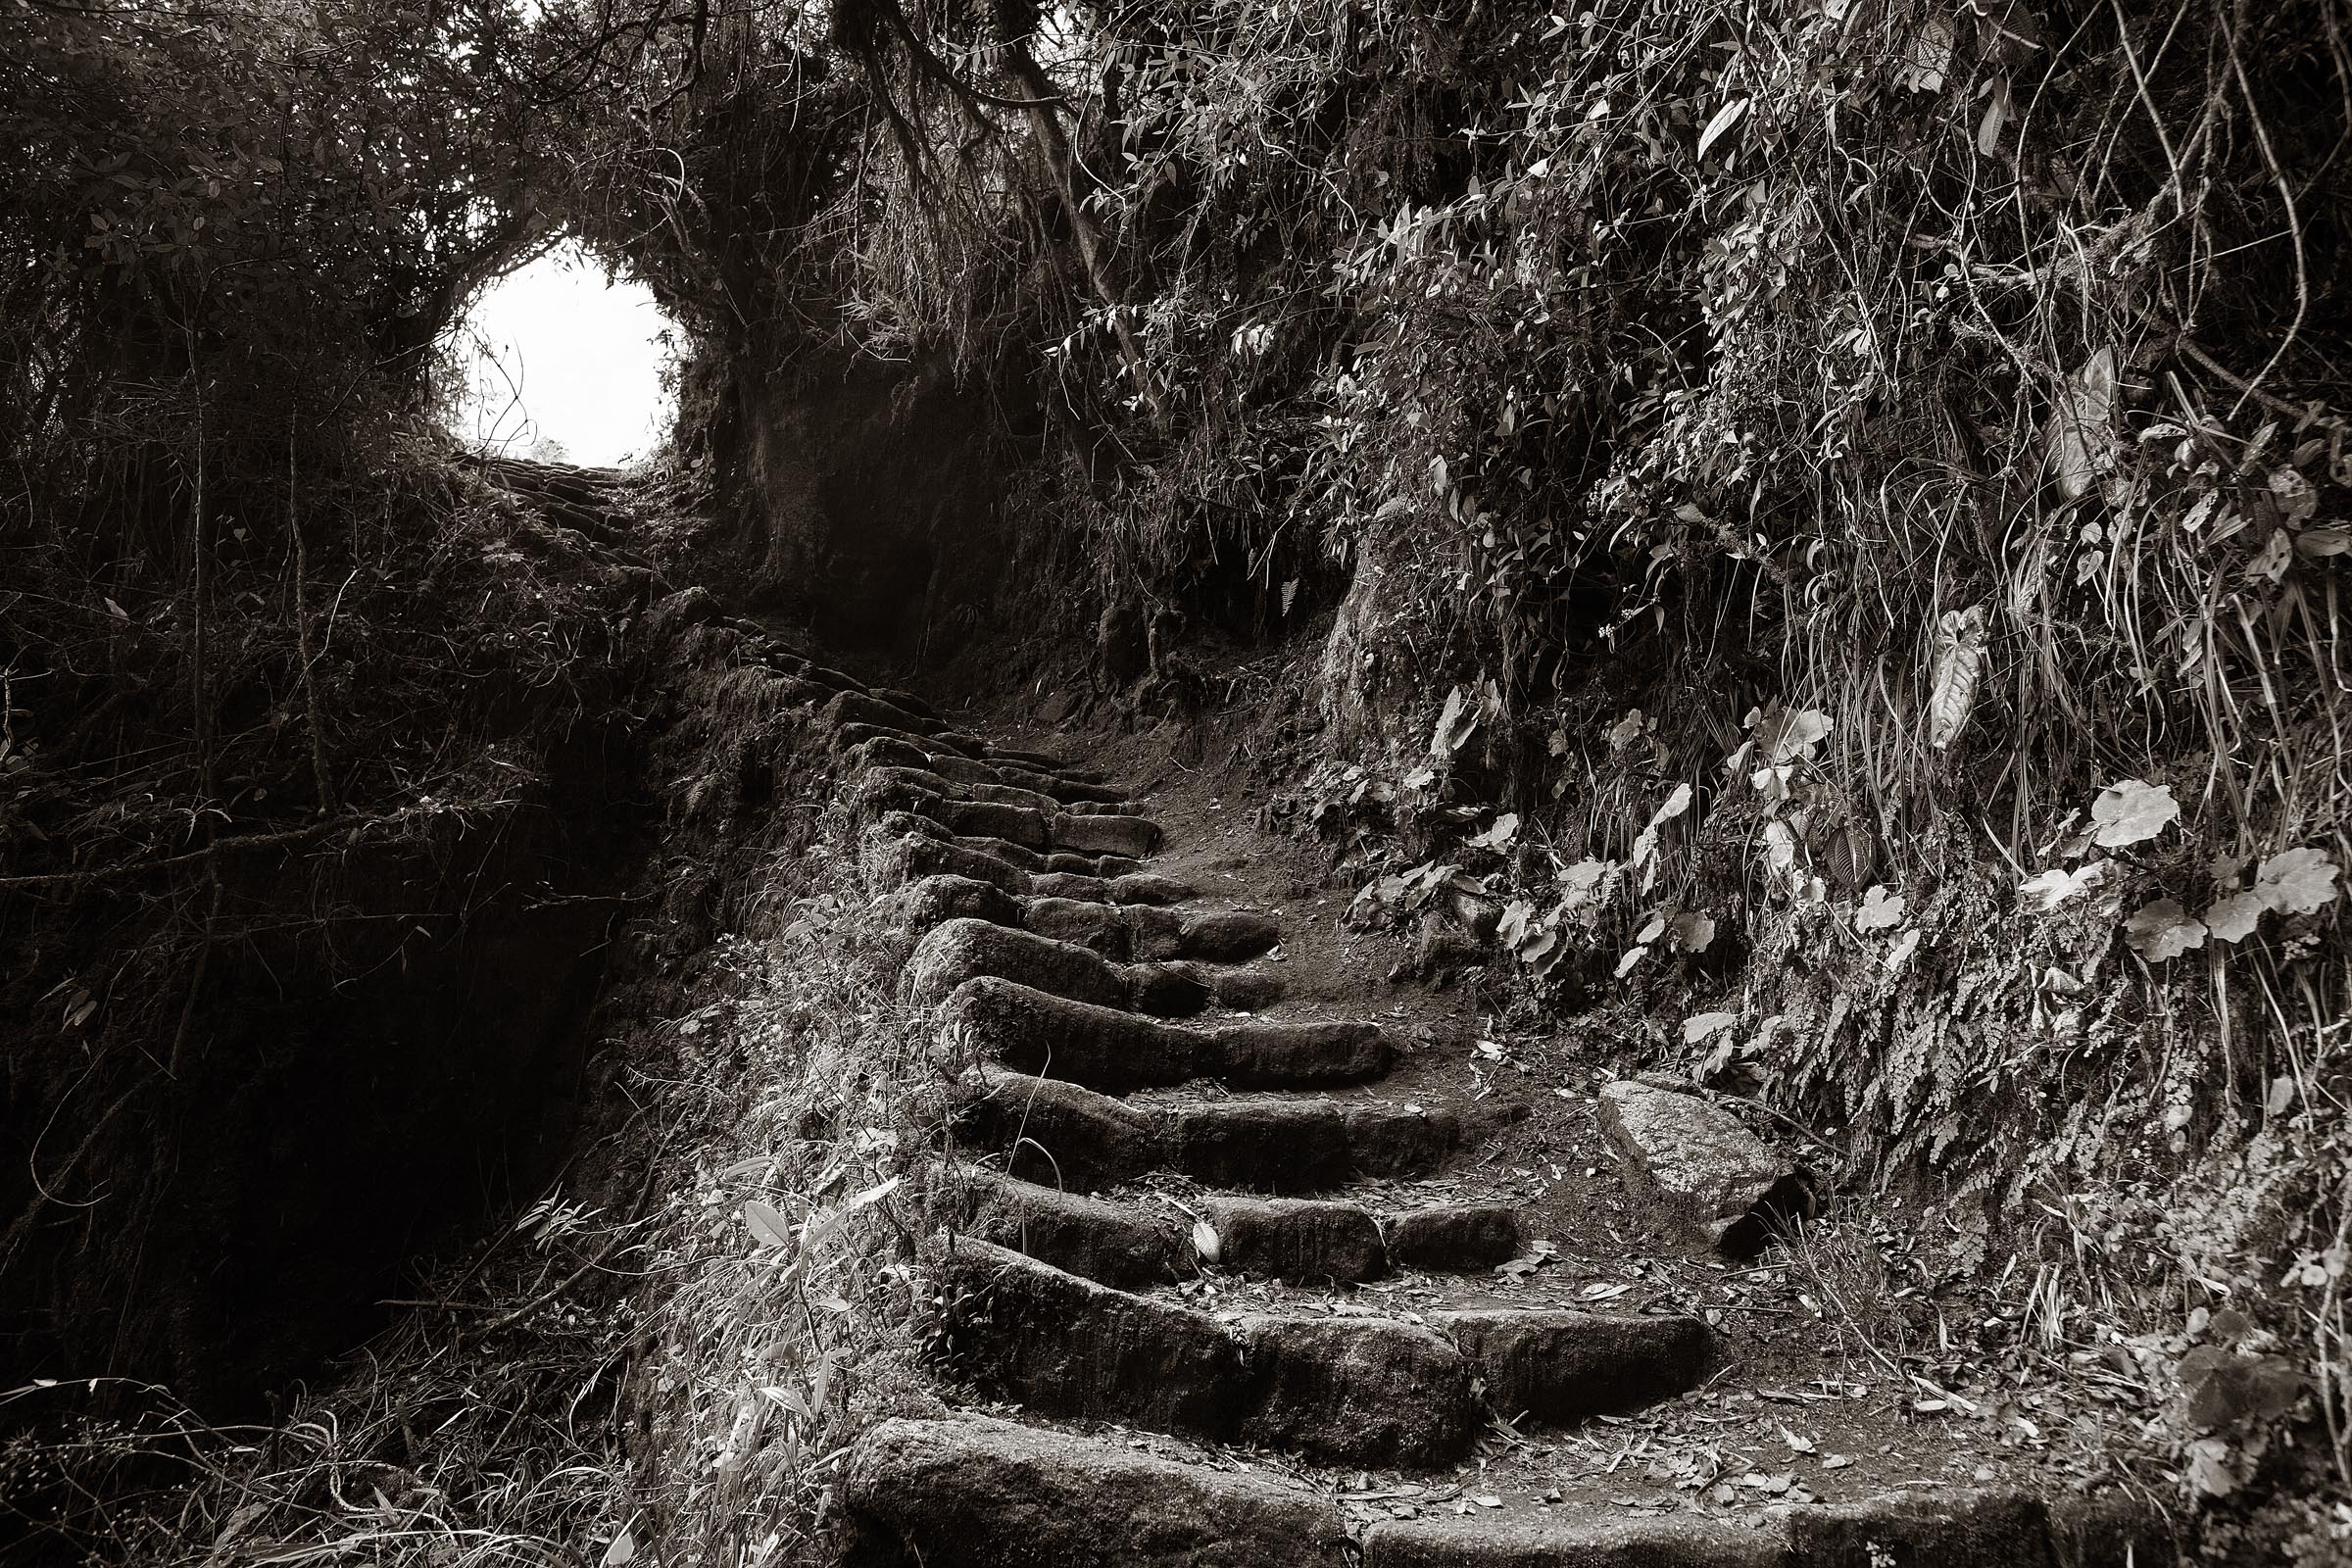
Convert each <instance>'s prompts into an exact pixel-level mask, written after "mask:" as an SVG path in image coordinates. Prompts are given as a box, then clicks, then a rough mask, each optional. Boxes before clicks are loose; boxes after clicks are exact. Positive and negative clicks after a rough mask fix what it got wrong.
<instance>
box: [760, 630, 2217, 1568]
mask: <svg viewBox="0 0 2352 1568" xmlns="http://www.w3.org/2000/svg"><path fill="white" fill-rule="evenodd" d="M784 657H785V659H786V660H787V663H788V666H789V672H788V674H787V678H788V679H790V680H793V681H797V682H800V683H802V684H803V685H805V686H806V687H807V688H808V690H806V691H805V692H803V693H801V696H802V697H803V698H804V700H806V701H808V702H809V703H811V704H815V703H820V702H821V703H822V704H823V711H822V713H821V723H822V727H823V729H824V731H825V732H827V733H829V734H830V736H831V737H832V741H833V744H835V746H836V747H837V748H838V749H839V751H840V753H841V755H842V757H843V760H844V762H845V764H846V766H845V771H844V774H843V779H844V782H843V786H842V787H843V790H844V792H845V796H846V798H847V800H848V801H849V803H850V805H851V808H852V814H853V816H854V818H855V820H856V821H857V823H858V830H859V831H860V833H861V841H860V845H859V860H860V865H861V868H862V874H863V876H864V878H865V880H866V882H867V885H868V889H869V892H871V893H872V894H873V895H875V896H876V898H877V900H878V901H879V907H885V908H887V910H888V911H889V914H890V917H891V918H893V919H894V920H896V921H899V922H902V923H904V924H906V925H907V926H910V927H913V928H915V929H918V930H922V931H924V932H925V933H927V934H924V935H923V936H922V937H921V939H920V941H919V944H918V945H917V946H916V947H915V948H914V952H913V957H912V959H911V961H910V963H909V964H908V967H907V974H906V976H905V980H904V983H905V985H906V986H907V989H908V991H909V994H910V999H911V1000H912V1001H913V1002H915V1003H916V1004H918V1005H922V1006H923V1007H924V1008H925V1009H926V1011H925V1013H924V1014H923V1016H925V1017H928V1018H930V1019H932V1020H934V1026H935V1028H936V1037H935V1039H934V1041H933V1050H934V1054H935V1059H936V1060H937V1061H938V1063H939V1064H940V1065H941V1066H942V1068H943V1070H944V1071H946V1072H948V1073H951V1074H953V1075H954V1081H955V1083H956V1090H955V1094H954V1097H953V1098H954V1111H953V1113H952V1114H951V1115H950V1116H949V1117H948V1118H947V1120H946V1122H945V1124H944V1125H943V1127H942V1128H941V1130H940V1134H939V1141H938V1146H937V1147H936V1149H935V1150H933V1151H932V1152H931V1153H930V1154H929V1155H928V1156H927V1159H928V1163H927V1165H926V1166H925V1168H924V1181H925V1184H926V1186H927V1188H928V1190H929V1193H930V1196H931V1197H932V1199H933V1200H934V1204H933V1212H934V1213H935V1214H945V1215H947V1216H949V1217H950V1219H951V1221H952V1223H951V1224H950V1225H949V1226H948V1227H947V1229H946V1230H945V1231H943V1232H942V1233H941V1234H940V1235H938V1236H936V1237H935V1238H933V1239H931V1240H930V1241H929V1242H928V1243H927V1244H926V1247H925V1264H926V1268H927V1278H928V1280H929V1282H930V1283H929V1287H928V1288H929V1290H930V1291H931V1293H932V1296H931V1299H933V1301H934V1303H935V1306H936V1310H937V1323H936V1328H935V1333H934V1337H933V1342H932V1362H933V1364H934V1366H935V1369H936V1371H937V1374H938V1376H939V1378H940V1380H941V1385H942V1388H943V1390H944V1392H945V1393H946V1395H947V1397H948V1398H949V1399H950V1400H951V1401H954V1402H955V1406H956V1407H955V1408H954V1410H953V1413H952V1414H951V1415H949V1416H948V1417H947V1418H945V1419H906V1418H894V1419H889V1420H885V1421H883V1422H881V1423H879V1424H878V1425H876V1426H875V1427H873V1428H872V1429H871V1430H870V1431H869V1432H867V1433H866V1434H865V1435H864V1436H863V1437H862V1439H861V1440H860V1441H859V1442H858V1445H857V1446H856V1448H855V1450H854V1452H853V1453H852V1454H851V1456H850V1458H849V1461H848V1465H847V1481H846V1485H845V1486H844V1487H843V1489H842V1492H841V1501H842V1502H843V1503H844V1504H845V1505H846V1513H847V1515H848V1519H849V1532H850V1540H849V1544H848V1546H847V1551H848V1556H849V1559H850V1560H851V1561H853V1562H857V1563H862V1564H907V1565H913V1564H922V1565H926V1568H950V1565H956V1564H972V1565H979V1564H1016V1563H1017V1564H1079V1563H1100V1564H1111V1563H1183V1564H1201V1565H1206V1564H1224V1563H1232V1564H1243V1563H1274V1562H1286V1563H1287V1562H1299V1563H1306V1562H1321V1561H1329V1562H1335V1563H1336V1562H1358V1563H1362V1564H1365V1565H1368V1568H1403V1565H1419V1564H1465V1565H1472V1564H1496V1565H1499V1564H1562V1565H1567V1564H1579V1565H1583V1564H1625V1565H1635V1564H1689V1565H1693V1568H1697V1565H1715V1564H1722V1565H1735V1564H1737V1565H1749V1564H1767V1563H1771V1564H1788V1565H1791V1568H1794V1565H1799V1564H1802V1565H1831V1564H1838V1565H1843V1564H1848V1563H1850V1564H1853V1565H1855V1568H1882V1565H1888V1564H1908V1563H1916V1564H1922V1565H1926V1564H1936V1565H1938V1568H1961V1565H1965V1564H1999V1565H2001V1568H2017V1565H2026V1564H2049V1565H2051V1568H2092V1565H2108V1564H2114V1565H2119V1568H2120V1565H2139V1568H2145V1565H2151V1564H2156V1563H2163V1562H2171V1561H2173V1560H2174V1559H2175V1557H2176V1555H2177V1548H2176V1546H2175V1544H2174V1539H2173V1537H2172V1535H2171V1533H2170V1530H2169V1527H2168V1526H2167V1524H2166V1521H2165V1518H2164V1516H2163V1514H2162V1512H2161V1511H2160V1510H2158V1509H2157V1508H2155V1507H2154V1506H2152V1505H2150V1504H2148V1503H2147V1502H2145V1501H2143V1500H2140V1499H2136V1498H2133V1497H2131V1496H2130V1495H2128V1494H2126V1493H2123V1492H2119V1491H2115V1490H2112V1489H2111V1490H2108V1491H2106V1492H2104V1493H2099V1492H2095V1491H2093V1490H2092V1489H2090V1488H2089V1487H2087V1486H2086V1485H2085V1484H2084V1480H2083V1478H2084V1477H2085V1476H2086V1475H2088V1474H2090V1473H2091V1472H2093V1471H2095V1470H2096V1469H2097V1466H2096V1464H2095V1463H2084V1462H2082V1461H2083V1458H2084V1454H2083V1451H2082V1441H2094V1440H2090V1439H2083V1440H2082V1441H2078V1442H2075V1443H2073V1444H2071V1445H2070V1441H2069V1434H2070V1433H2073V1434H2078V1435H2080V1434H2086V1433H2092V1432H2093V1431H2094V1424H2091V1423H2086V1422H2081V1421H2075V1420H2072V1419H2071V1418H2070V1417H2068V1416H2067V1415H2066V1414H2065V1413H2064V1412H2062V1411H2061V1410H2060V1409H2058V1408H2057V1407H2056V1402H2055V1401H2057V1400H2058V1399H2059V1396H2056V1395H2054V1394H2053V1395H2051V1396H2050V1397H2049V1401H2050V1402H2045V1398H2044V1397H2043V1395H2042V1394H2040V1393H2037V1392H2030V1391H2019V1393H2018V1396H2017V1400H2016V1402H2008V1401H2004V1403H2003V1406H2002V1408H2000V1409H1999V1410H1997V1411H1995V1410H1989V1409H1986V1408H1984V1406H1983V1402H1982V1401H1981V1400H1979V1401H1972V1400H1970V1399H1968V1398H1965V1397H1960V1396H1959V1395H1957V1394H1956V1393H1952V1392H1950V1391H1946V1390H1942V1389H1939V1388H1936V1386H1935V1385H1934V1384H1932V1383H1931V1382H1929V1381H1928V1380H1926V1379H1922V1378H1918V1377H1916V1376H1909V1375H1904V1374H1903V1373H1902V1369H1901V1368H1899V1367H1896V1366H1891V1365H1885V1364H1877V1363H1874V1362H1872V1361H1871V1360H1870V1359H1869V1358H1868V1357H1867V1356H1865V1355H1854V1354H1851V1353H1850V1352H1849V1351H1848V1350H1847V1349H1841V1348H1840V1344H1841V1343H1842V1336H1837V1335H1835V1334H1834V1333H1833V1331H1832V1329H1831V1328H1830V1327H1828V1326H1826V1325H1825V1324H1824V1323H1823V1322H1822V1321H1821V1319H1822V1316H1823V1314H1822V1312H1821V1309H1820V1307H1819V1305H1818V1303H1817V1302H1816V1300H1815V1299H1814V1297H1813V1296H1811V1295H1808V1294H1805V1293H1804V1292H1803V1291H1802V1290H1800V1289H1799V1286H1800V1285H1801V1284H1804V1283H1807V1281H1806V1278H1805V1276H1803V1275H1802V1273H1801V1272H1800V1271H1797V1270H1795V1269H1794V1268H1792V1265H1791V1262H1790V1259H1789V1256H1788V1255H1787V1254H1786V1251H1785V1247H1786V1246H1787V1242H1786V1236H1787V1232H1788V1228H1789V1227H1790V1226H1792V1225H1801V1222H1802V1218H1803V1216H1804V1214H1805V1213H1806V1212H1807V1211H1808V1210H1809V1209H1810V1207H1811V1205H1812V1201H1813V1200H1812V1194H1811V1192H1810V1190H1809V1188H1808V1187H1807V1184H1806V1180H1805V1177H1804V1174H1803V1172H1802V1171H1801V1169H1800V1168H1799V1167H1798V1165H1797V1164H1796V1162H1795V1161H1793V1160H1790V1159H1788V1158H1786V1157H1784V1156H1782V1155H1780V1154H1779V1153H1777V1152H1775V1151H1774V1150H1773V1149H1772V1148H1770V1147H1768V1146H1767V1144H1766V1143H1765V1142H1764V1141H1762V1140H1760V1139H1759V1138H1757V1137H1756V1136H1755V1135H1754V1134H1753V1133H1751V1132H1750V1131H1748V1130H1747V1129H1746V1128H1745V1127H1744V1126H1742V1125H1741V1124H1740V1121H1739V1119H1738V1118H1737V1117H1735V1116H1734V1115H1733V1114H1732V1113H1731V1112H1730V1111H1728V1110H1727V1109H1725V1108H1723V1107H1721V1106H1719V1105H1715V1104H1712V1103H1709V1102H1708V1101H1706V1100H1705V1099H1704V1098H1702V1097H1701V1096H1699V1095H1698V1094H1697V1093H1696V1092H1694V1091H1692V1090H1691V1089H1690V1087H1689V1086H1687V1085H1678V1084H1675V1083H1673V1082H1671V1081H1652V1080H1643V1079H1640V1078H1632V1079H1611V1078H1609V1077H1608V1076H1607V1075H1606V1074H1605V1072H1595V1071H1594V1070H1593V1069H1592V1068H1591V1067H1590V1066H1587V1067H1584V1068H1581V1069H1579V1070H1577V1071H1575V1072H1571V1073H1567V1074H1560V1073H1558V1072H1556V1071H1554V1069H1553V1068H1552V1067H1551V1066H1549V1065H1546V1066H1544V1067H1543V1068H1542V1069H1541V1070H1538V1069H1537V1068H1536V1067H1533V1066H1531V1064H1530V1063H1529V1062H1528V1061H1525V1060H1521V1061H1513V1060H1512V1059H1511V1058H1510V1055H1509V1054H1508V1053H1507V1051H1506V1049H1505V1048H1504V1047H1503V1046H1501V1045H1499V1044H1498V1043H1496V1042H1493V1041H1489V1040H1485V1039H1482V1031H1481V1028H1480V1020H1479V1019H1478V1017H1477V1016H1475V1015H1474V1013H1473V1012H1472V1010H1471V1008H1470V1007H1469V1005H1468V1004H1467V1003H1466V1002H1465V1001H1464V1000H1462V998H1461V996H1460V994H1459V993H1458V992H1457V993H1454V994H1451V995H1448V994H1446V993H1442V992H1433V991H1431V990H1429V989H1428V988H1426V987H1424V986H1422V985H1419V984H1414V983H1409V982H1411V981H1413V980H1416V979H1418V978H1419V977H1418V976H1417V975H1414V974H1411V973H1410V972H1408V971H1409V966H1406V968H1404V969H1398V970H1395V971H1390V972H1386V973H1385V974H1384V972H1383V971H1384V970H1385V969H1386V967H1387V966H1386V962H1385V959H1384V957H1382V956H1380V953H1381V945H1380V944H1376V943H1373V942H1370V941H1367V940H1364V939H1361V938H1358V937H1356V936H1354V935H1353V934H1351V933H1350V932H1349V931H1348V929H1346V926H1345V922H1344V921H1342V920H1341V919H1340V918H1339V917H1338V916H1339V915H1340V913H1341V910H1342V908H1343V907H1344V906H1345V904H1346V902H1347V901H1346V900H1345V898H1344V897H1339V896H1335V894H1334V893H1333V892H1332V891H1331V890H1330V888H1329V887H1328V886H1327V883H1328V879H1327V878H1326V877H1325V876H1323V875H1322V874H1321V873H1320V872H1319V871H1318V870H1317V868H1316V865H1315V862H1314V859H1313V857H1312V855H1311V853H1310V852H1308V851H1303V850H1301V849H1299V848H1298V847H1296V846H1292V845H1288V844H1286V843H1284V842H1282V841H1279V840H1277V839H1274V838H1272V837H1270V836H1268V835H1267V834H1265V833H1263V832H1262V831H1260V830H1259V828H1258V827H1257V826H1256V825H1254V824H1253V823H1252V822H1251V821H1250V820H1249V813H1248V812H1247V811H1246V810H1245V809H1242V808H1241V806H1240V804H1239V803H1238V802H1237V803H1233V804H1232V805H1231V806H1230V807H1229V805H1228V803H1226V802H1224V801H1222V800H1219V799H1216V798H1213V797H1210V796H1207V795H1205V794H1204V793H1203V792H1202V787H1201V783H1200V781H1199V780H1198V779H1196V780H1193V781H1190V783H1189V784H1188V782H1187V781H1184V780H1182V779H1179V780H1177V781H1176V782H1174V783H1170V782H1168V780H1167V776H1166V775H1167V772H1168V770H1167V769H1162V770H1161V772H1160V774H1159V775H1157V776H1155V777H1153V778H1152V779H1151V780H1148V781H1146V782H1145V783H1144V784H1142V785H1135V784H1122V783H1119V782H1115V781H1114V775H1113V774H1112V773H1111V772H1109V771H1106V770H1099V769H1096V768H1090V767H1087V766H1082V765H1075V764H1073V763H1071V762H1069V761H1067V760H1064V759H1063V757H1062V756H1060V755H1057V753H1056V752H1049V751H1045V750H1032V749H1026V748H1022V747H1014V746H1011V745H1006V744H994V743H991V742H988V741H985V740H982V739H980V738H979V737H977V736H975V735H972V734H968V733H961V732H959V731H957V730H956V729H954V728H952V727H951V726H950V724H949V723H948V722H947V721H946V720H945V719H943V718H942V717H941V716H940V715H939V714H938V713H937V712H935V711H933V710H932V709H931V708H930V707H928V706H927V705H926V704H924V703H923V702H922V701H921V700H919V699H917V698H915V697H913V696H912V695H911V694H908V693H905V692H901V691H894V690H889V689H881V688H867V687H864V686H862V685H860V684H859V683H858V682H857V681H855V680H853V679H852V678H851V677H848V676H846V675H843V674H841V673H840V672H838V671H835V670H831V669H827V668H824V667H822V666H820V665H816V664H813V663H811V662H809V661H807V660H806V659H798V658H794V657H792V656H784ZM1175 771H1176V772H1178V773H1182V772H1184V771H1185V770H1183V769H1181V768H1178V769H1175ZM1400 979H1401V980H1405V981H1407V982H1408V983H1405V984H1398V983H1397V982H1398V981H1399V980H1400ZM1554 1078H1557V1079H1558V1080H1559V1081H1557V1082H1551V1083H1548V1084H1547V1083H1546V1080H1547V1079H1554ZM1812 1283H1813V1286H1814V1289H1815V1290H1822V1289H1824V1286H1823V1284H1822V1283H1821V1282H1819V1281H1818V1280H1815V1281H1813V1282H1812ZM1800 1301H1801V1302H1802V1303H1803V1308H1802V1309H1800V1306H1799V1304H1798V1303H1799V1302H1800ZM1923 1391H1924V1392H1925V1393H1926V1394H1936V1395H1941V1396H1944V1397H1942V1398H1937V1399H1931V1398H1928V1397H1924V1395H1923ZM2028 1409H2032V1410H2034V1411H2036V1412H2038V1414H2039V1417H2040V1419H2039V1420H2038V1421H2037V1420H2035V1419H2034V1418H2033V1417H2032V1416H2029V1415H2027V1414H2026V1413H2025V1411H2026V1410H2028ZM1932 1412H1941V1413H1943V1414H1945V1415H1948V1422H1946V1421H1940V1420H1939V1419H1938V1416H1937V1415H1936V1414H1935V1413H1932ZM2045 1428H2047V1429H2049V1430H2048V1431H2047V1432H2046V1434H2045ZM2021 1434H2030V1435H2031V1437H2030V1440H2029V1438H2028V1437H2025V1436H2021ZM2093 1457H2094V1458H2095V1456H2093ZM2108 1479H2110V1480H2112V1477H2109V1478H2108Z"/></svg>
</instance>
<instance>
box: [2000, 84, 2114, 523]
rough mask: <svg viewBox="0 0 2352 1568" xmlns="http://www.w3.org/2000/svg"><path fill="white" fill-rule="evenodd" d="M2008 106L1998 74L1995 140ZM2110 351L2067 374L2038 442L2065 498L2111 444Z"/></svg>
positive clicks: (2080, 487)
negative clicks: (1997, 119)
mask: <svg viewBox="0 0 2352 1568" xmlns="http://www.w3.org/2000/svg"><path fill="white" fill-rule="evenodd" d="M2008 111H2009V78H2008V77H2006V76H2002V77H2000V78H1998V80H1997V83H1996V86H1995V89H1994V99H1993V106H1992V108H1990V109H1988V110H1987V111H1986V112H1985V124H1986V125H1988V126H1991V127H1992V136H1993V138H1994V139H1995V140H1997V139H1998V138H1999V136H2000V129H1999V126H1998V124H1997V123H1995V122H1994V119H1993V117H1994V116H1995V115H1996V114H1997V115H1999V116H2000V117H2002V118H2003V119H2006V118H2007V116H2008ZM1981 150H1982V151H1983V152H1985V155H1986V156H1990V155H1991V152H1992V148H1991V147H1989V146H1985V147H1983V148H1982V149H1981ZM2115 388H2116V356H2115V350H2114V349H2113V348H2112V347H2110V348H2103V349H2100V350H2099V351H2098V352H2097V353H2096V354H2093V355H2092V356H2091V357H2090V358H2089V359H2087V360H2085V361H2084V362H2083V363H2082V368H2081V369H2079V370H2077V371H2076V372H2075V373H2074V374H2073V375H2072V376H2070V377H2069V378H2068V380H2067V384H2066V386H2065V387H2064V388H2062V389H2061V390H2060V392H2059V395H2058V403H2057V407H2056V408H2054V409H2052V410H2051V411H2050V422H2049V424H2048V425H2047V426H2045V427H2044V429H2043V432H2042V444H2043V448H2044V453H2045V456H2046V457H2047V459H2048V464H2049V468H2050V472H2051V476H2052V477H2053V478H2055V479H2056V480H2057V481H2058V492H2059V494H2061V495H2063V496H2065V497H2066V499H2067V500H2069V501H2080V500H2082V498H2083V497H2084V496H2086V495H2088V494H2090V489H2091V486H2092V485H2093V484H2095V483H2097V482H2098V475H2099V469H2100V466H2101V460H2102V459H2104V458H2105V457H2106V456H2107V453H2108V451H2109V449H2110V448H2112V447H2113V446H2114V444H2115V434H2114V428H2113V424H2112V417H2113V415H2114V410H2115Z"/></svg>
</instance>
